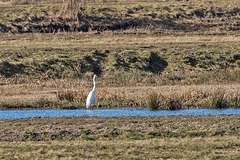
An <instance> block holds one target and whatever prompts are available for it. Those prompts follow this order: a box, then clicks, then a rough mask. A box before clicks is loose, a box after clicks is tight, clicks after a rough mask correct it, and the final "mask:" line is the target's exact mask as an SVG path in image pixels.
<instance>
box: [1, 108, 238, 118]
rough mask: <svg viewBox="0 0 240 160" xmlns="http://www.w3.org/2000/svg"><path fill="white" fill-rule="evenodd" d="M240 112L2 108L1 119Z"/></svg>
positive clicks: (234, 111)
mask: <svg viewBox="0 0 240 160" xmlns="http://www.w3.org/2000/svg"><path fill="white" fill-rule="evenodd" d="M220 114H229V115H230V114H240V109H223V110H212V109H211V110H210V109H190V110H177V111H166V110H160V111H150V110H148V109H142V108H141V109H138V108H114V109H94V110H87V109H74V110H57V109H55V110H50V109H49V110H37V109H28V110H27V109H25V110H0V119H11V118H26V117H61V116H100V117H112V116H118V117H119V116H169V115H220Z"/></svg>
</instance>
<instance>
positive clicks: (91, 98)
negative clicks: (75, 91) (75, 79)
mask: <svg viewBox="0 0 240 160" xmlns="http://www.w3.org/2000/svg"><path fill="white" fill-rule="evenodd" d="M96 77H97V76H96V75H94V76H93V89H92V90H91V92H90V93H89V94H88V96H87V100H86V108H87V109H88V108H89V107H90V105H91V104H92V103H95V90H96V84H95V78H96Z"/></svg>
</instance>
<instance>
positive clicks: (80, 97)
mask: <svg viewBox="0 0 240 160" xmlns="http://www.w3.org/2000/svg"><path fill="white" fill-rule="evenodd" d="M96 85H97V90H96V104H95V107H126V106H146V107H147V106H150V103H149V100H150V99H151V95H153V94H156V95H157V96H156V97H153V98H155V99H156V100H157V104H156V105H157V106H155V107H156V109H169V110H174V109H181V108H189V107H190V108H191V107H192V108H196V107H197V108H198V107H200V108H211V107H212V108H218V107H217V106H216V105H215V107H213V106H210V105H209V104H212V102H213V101H214V97H215V98H217V99H219V98H221V95H223V96H224V97H223V98H224V100H225V101H227V102H229V103H228V106H225V107H233V108H239V105H240V104H239V103H240V102H239V95H240V85H239V84H233V85H188V86H179V85H175V86H156V87H154V86H149V87H147V86H142V87H141V86H139V87H137V86H132V87H130V86H125V87H111V86H102V85H101V83H100V82H99V79H98V80H97V84H96ZM91 87H92V84H91V82H88V83H86V82H85V81H74V80H71V81H67V80H54V81H48V82H41V83H40V84H33V83H30V84H21V85H3V86H0V90H1V93H0V96H1V100H0V103H1V107H4V105H5V106H6V107H7V106H8V105H7V104H9V106H11V107H13V108H14V105H16V107H21V105H20V104H25V105H23V107H28V106H33V105H34V104H35V105H37V106H39V107H40V108H41V107H44V106H41V104H38V103H40V102H42V101H39V99H40V100H46V101H47V102H48V103H49V102H52V103H50V104H49V105H48V106H47V107H50V108H51V107H53V108H56V107H57V108H58V107H59V108H64V107H65V108H66V107H67V106H69V108H71V106H72V107H73V108H76V107H77V108H84V107H85V100H86V97H87V94H88V92H90V90H91ZM149 96H150V97H149ZM217 99H216V100H217ZM42 103H43V102H42ZM10 104H11V105H10ZM27 104H28V105H27ZM54 105H56V106H54ZM64 105H65V106H64Z"/></svg>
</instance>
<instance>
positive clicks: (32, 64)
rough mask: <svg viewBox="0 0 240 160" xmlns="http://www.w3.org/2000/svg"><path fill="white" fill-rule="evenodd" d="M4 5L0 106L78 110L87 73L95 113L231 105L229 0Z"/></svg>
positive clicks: (235, 86)
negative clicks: (108, 109)
mask: <svg viewBox="0 0 240 160" xmlns="http://www.w3.org/2000/svg"><path fill="white" fill-rule="evenodd" d="M13 2H15V3H14V4H10V3H9V1H1V4H3V5H1V7H0V9H1V12H2V14H0V23H1V24H0V32H1V33H0V107H6V108H83V107H84V103H85V99H86V96H87V94H88V92H89V91H90V90H91V89H90V88H91V86H92V81H91V79H92V76H93V74H97V75H98V79H97V89H98V90H97V93H96V94H97V96H96V98H97V103H96V104H95V107H116V106H117V107H123V106H147V107H149V106H150V107H151V109H153V110H157V109H185V108H203V107H205V108H239V106H240V105H239V103H240V102H239V101H240V97H239V82H240V69H239V66H240V52H239V50H240V47H239V46H240V36H239V23H240V22H239V16H240V15H239V14H240V10H239V7H240V6H239V2H237V1H234V0H231V1H227V2H225V1H222V0H217V1H214V2H210V1H205V0H202V1H199V2H195V1H190V2H183V1H180V2H177V1H172V2H160V1H155V2H154V1H151V2H147V1H141V2H138V3H137V2H136V1H116V2H113V1H104V2H103V1H98V2H96V3H92V2H89V1H86V4H81V5H80V7H79V8H75V9H76V10H75V9H74V8H71V9H69V11H73V12H71V13H70V12H66V7H69V4H64V3H62V2H59V3H57V4H56V5H55V4H54V5H53V2H49V1H36V2H32V1H31V3H24V4H21V3H22V2H21V1H12V3H13ZM26 2H28V1H26ZM105 2H106V3H105ZM64 27H65V29H64ZM229 84H231V85H232V86H231V87H229ZM173 85H174V86H173ZM196 85H198V86H196ZM160 86H162V87H160ZM171 86H173V88H174V89H172V87H171ZM166 87H168V88H169V89H167V90H166V89H165V88H166ZM178 87H179V88H180V89H177V88H178ZM202 87H203V89H202ZM181 88H184V89H182V90H181ZM163 90H165V91H164V92H162V91H163Z"/></svg>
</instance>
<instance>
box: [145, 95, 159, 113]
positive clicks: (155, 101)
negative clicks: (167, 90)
mask: <svg viewBox="0 0 240 160" xmlns="http://www.w3.org/2000/svg"><path fill="white" fill-rule="evenodd" d="M147 104H148V106H149V109H150V110H153V111H154V110H158V109H159V105H160V101H159V95H158V94H157V93H152V94H150V95H148V101H147Z"/></svg>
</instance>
